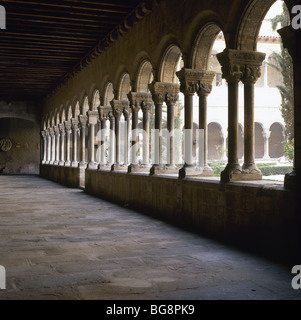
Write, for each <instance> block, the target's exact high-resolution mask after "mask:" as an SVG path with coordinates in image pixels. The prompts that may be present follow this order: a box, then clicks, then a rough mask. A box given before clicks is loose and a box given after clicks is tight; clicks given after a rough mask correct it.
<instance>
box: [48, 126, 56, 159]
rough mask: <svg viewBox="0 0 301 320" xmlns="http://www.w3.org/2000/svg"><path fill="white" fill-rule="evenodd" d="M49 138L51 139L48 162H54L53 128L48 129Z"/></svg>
mask: <svg viewBox="0 0 301 320" xmlns="http://www.w3.org/2000/svg"><path fill="white" fill-rule="evenodd" d="M49 134H50V139H51V149H50V164H54V161H55V133H54V128H50V129H49Z"/></svg>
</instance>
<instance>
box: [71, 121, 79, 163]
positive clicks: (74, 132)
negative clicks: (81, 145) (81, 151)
mask: <svg viewBox="0 0 301 320" xmlns="http://www.w3.org/2000/svg"><path fill="white" fill-rule="evenodd" d="M78 124H79V121H78V119H71V125H72V136H73V148H72V151H73V155H72V162H71V166H72V167H73V168H77V167H78V160H77V140H78Z"/></svg>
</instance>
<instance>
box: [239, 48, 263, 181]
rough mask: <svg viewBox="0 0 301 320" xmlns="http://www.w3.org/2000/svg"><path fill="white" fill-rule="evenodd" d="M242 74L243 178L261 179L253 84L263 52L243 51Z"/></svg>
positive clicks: (257, 77)
mask: <svg viewBox="0 0 301 320" xmlns="http://www.w3.org/2000/svg"><path fill="white" fill-rule="evenodd" d="M242 59H243V61H242V63H244V64H245V71H244V76H243V77H242V82H243V83H244V164H243V167H242V172H243V174H244V175H246V176H245V177H244V180H262V173H261V171H260V170H259V169H258V168H257V166H256V164H255V119H254V108H255V107H254V86H255V83H256V82H257V80H258V79H259V78H260V76H261V66H262V62H263V61H264V59H265V53H261V52H245V51H244V52H243V56H242Z"/></svg>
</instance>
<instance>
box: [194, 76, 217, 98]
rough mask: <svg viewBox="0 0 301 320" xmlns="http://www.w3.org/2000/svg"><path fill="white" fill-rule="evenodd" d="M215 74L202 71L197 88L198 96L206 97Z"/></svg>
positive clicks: (210, 89)
mask: <svg viewBox="0 0 301 320" xmlns="http://www.w3.org/2000/svg"><path fill="white" fill-rule="evenodd" d="M215 75H216V73H215V72H211V71H204V72H203V74H202V79H200V81H199V88H198V91H197V94H198V95H199V96H208V95H209V94H210V93H211V91H212V82H213V80H214V77H215Z"/></svg>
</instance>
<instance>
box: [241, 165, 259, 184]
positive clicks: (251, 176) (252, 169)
mask: <svg viewBox="0 0 301 320" xmlns="http://www.w3.org/2000/svg"><path fill="white" fill-rule="evenodd" d="M242 175H243V176H242V178H243V180H244V181H254V180H262V173H261V171H260V170H259V169H258V168H257V166H256V164H255V163H245V164H244V165H243V167H242Z"/></svg>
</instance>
